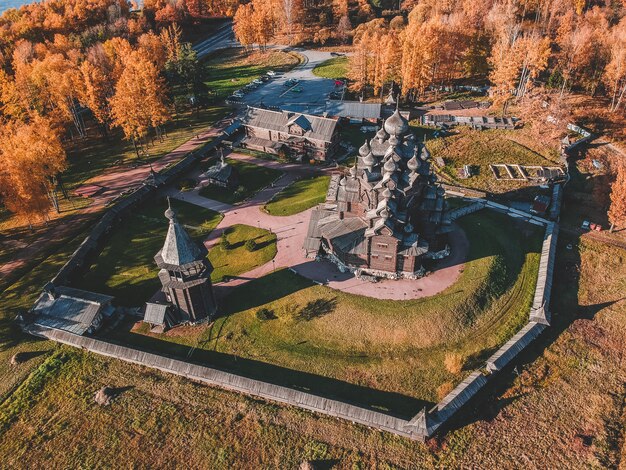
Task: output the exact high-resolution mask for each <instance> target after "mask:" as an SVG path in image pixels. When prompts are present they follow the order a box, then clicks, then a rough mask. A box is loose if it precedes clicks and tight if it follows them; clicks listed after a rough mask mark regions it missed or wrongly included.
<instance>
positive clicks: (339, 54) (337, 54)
mask: <svg viewBox="0 0 626 470" xmlns="http://www.w3.org/2000/svg"><path fill="white" fill-rule="evenodd" d="M330 55H331V56H333V57H343V56H345V54H342V53H341V52H331V53H330Z"/></svg>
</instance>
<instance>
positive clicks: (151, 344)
mask: <svg viewBox="0 0 626 470" xmlns="http://www.w3.org/2000/svg"><path fill="white" fill-rule="evenodd" d="M126 326H127V327H128V326H131V327H132V323H130V324H126ZM217 335H218V336H219V335H221V331H218V332H217ZM212 340H215V338H212ZM115 341H119V342H123V344H127V345H131V346H132V347H137V348H139V349H141V350H144V351H150V352H154V353H156V354H160V355H165V356H167V357H172V358H176V359H179V360H184V361H187V362H191V363H195V364H200V365H203V366H207V367H211V368H215V369H218V370H222V371H224V372H230V373H234V374H238V375H242V376H244V377H248V378H251V379H255V380H261V381H263V382H267V383H271V384H274V385H279V386H282V387H287V388H291V389H294V390H299V391H302V392H306V393H311V394H314V395H318V396H321V397H324V398H329V399H335V400H341V401H344V402H348V403H352V404H354V405H357V406H361V407H364V408H367V409H371V410H374V411H379V412H382V413H386V414H389V415H392V416H397V417H399V418H404V419H409V418H410V417H411V416H413V415H414V414H415V413H416V412H417V411H418V410H420V409H421V408H423V407H424V406H427V407H429V406H432V403H429V402H426V401H424V400H419V399H417V398H413V397H409V396H406V395H402V394H399V393H394V392H385V391H381V390H375V389H372V388H368V387H364V386H360V385H355V384H352V383H348V382H344V381H342V380H337V379H333V378H329V377H323V376H319V375H315V374H310V373H307V372H302V371H298V370H293V369H288V368H286V367H281V366H277V365H273V364H268V363H265V362H262V361H257V360H253V359H246V358H242V357H238V356H235V355H232V354H226V353H221V352H218V351H215V350H207V349H200V348H193V347H190V346H187V345H183V344H178V343H173V342H170V341H164V340H161V339H159V338H155V337H152V336H146V335H143V334H140V333H134V332H132V331H124V332H122V331H119V330H118V331H117V332H116V334H115Z"/></svg>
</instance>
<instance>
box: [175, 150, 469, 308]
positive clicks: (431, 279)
mask: <svg viewBox="0 0 626 470" xmlns="http://www.w3.org/2000/svg"><path fill="white" fill-rule="evenodd" d="M230 157H231V158H236V159H241V160H246V161H249V162H250V163H254V164H257V165H261V166H268V167H276V168H279V169H281V170H283V172H284V174H283V176H282V177H281V178H280V179H279V180H278V181H277V182H276V183H275V185H274V186H273V187H268V188H265V189H263V190H261V191H259V192H258V193H257V194H255V196H254V197H253V198H252V199H250V200H248V201H245V202H244V203H242V204H240V205H237V206H229V205H228V204H223V203H221V202H218V201H213V200H210V199H207V198H204V197H202V196H200V195H198V194H197V192H196V191H193V192H180V191H177V190H170V192H169V194H170V195H171V196H172V197H174V198H176V199H180V200H184V201H187V202H190V203H192V204H196V205H199V206H202V207H205V208H207V209H212V210H217V211H219V212H221V213H222V214H223V215H224V218H223V219H222V221H221V222H220V224H219V225H218V226H217V228H216V229H215V230H214V231H213V232H211V234H210V235H209V237H208V238H207V240H206V241H205V245H206V246H207V248H209V249H211V247H213V245H215V244H216V243H218V241H219V238H220V237H221V235H222V232H223V231H224V229H226V228H228V227H231V226H233V225H235V224H246V225H252V226H257V227H260V228H263V229H266V230H271V231H272V232H274V233H276V235H277V254H276V257H275V258H274V260H273V261H270V262H268V263H266V264H264V265H262V266H259V267H257V268H255V269H253V270H252V271H249V272H247V273H244V274H241V275H239V276H238V277H236V278H235V279H232V280H230V281H228V282H226V283H219V284H216V293H217V295H220V296H223V295H226V294H227V293H228V292H229V291H230V290H231V289H232V288H233V287H236V286H240V285H242V284H245V283H246V282H249V281H250V280H253V279H257V278H259V277H262V276H265V275H266V274H269V273H270V272H272V271H273V270H274V269H280V268H292V269H293V270H294V271H296V272H297V273H298V274H300V275H302V276H304V277H307V278H309V279H311V280H313V281H316V282H320V283H324V284H327V285H328V286H329V287H332V288H333V289H338V290H341V291H344V292H348V293H351V294H358V295H364V296H368V297H375V298H379V299H392V300H405V299H406V300H408V299H418V298H421V297H428V296H431V295H435V294H438V293H439V292H441V291H443V290H444V289H446V288H447V287H449V286H450V285H452V284H454V283H455V282H456V281H457V279H458V277H459V275H460V274H461V272H462V270H463V262H464V260H465V256H466V254H467V250H468V247H469V244H468V242H467V239H466V238H465V235H464V233H463V232H462V231H461V230H460V229H458V230H457V231H455V232H454V233H453V234H452V237H451V246H452V254H451V255H450V256H449V257H448V258H446V259H444V260H441V261H440V262H439V264H438V266H437V268H436V270H435V271H434V272H433V273H431V274H430V275H428V276H426V277H424V278H422V279H418V280H408V279H402V280H398V281H392V280H385V281H380V282H377V283H371V282H367V281H362V280H360V279H357V278H356V277H354V275H352V274H350V273H341V272H339V270H338V269H337V266H335V265H334V264H332V263H330V262H329V261H315V260H312V259H308V258H305V257H304V250H303V249H302V246H303V243H304V238H305V236H306V231H307V227H308V223H309V218H310V213H311V210H312V209H309V210H306V211H304V212H301V213H299V214H295V215H291V216H286V217H279V216H272V215H269V214H267V213H266V212H264V211H263V210H262V207H263V206H264V205H265V203H266V202H267V201H269V200H270V199H271V198H272V197H273V196H274V194H276V193H278V192H279V191H281V190H282V189H283V188H285V187H286V186H288V185H290V184H291V183H292V182H293V181H295V180H296V179H298V178H301V177H303V176H309V175H311V174H313V173H316V172H319V171H320V170H319V169H313V168H311V167H307V166H302V165H285V164H282V163H278V162H273V161H267V160H261V159H258V158H254V157H250V156H247V155H242V154H236V153H235V154H232V155H230ZM324 171H329V170H324Z"/></svg>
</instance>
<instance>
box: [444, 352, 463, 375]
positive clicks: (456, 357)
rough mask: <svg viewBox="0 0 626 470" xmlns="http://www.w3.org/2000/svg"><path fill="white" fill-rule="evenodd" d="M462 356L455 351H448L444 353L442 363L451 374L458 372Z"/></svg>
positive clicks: (460, 368) (461, 366)
mask: <svg viewBox="0 0 626 470" xmlns="http://www.w3.org/2000/svg"><path fill="white" fill-rule="evenodd" d="M464 362H465V361H464V360H463V356H462V355H461V354H459V353H456V352H448V353H446V356H445V359H444V360H443V363H444V365H445V366H446V370H447V371H448V372H450V373H451V374H458V373H460V372H461V370H462V369H463V363H464Z"/></svg>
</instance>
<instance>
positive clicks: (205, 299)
mask: <svg viewBox="0 0 626 470" xmlns="http://www.w3.org/2000/svg"><path fill="white" fill-rule="evenodd" d="M165 217H167V218H168V219H169V227H168V230H167V235H166V237H165V243H164V244H163V248H162V249H161V250H160V251H159V252H158V253H157V254H156V256H155V257H154V260H155V261H156V264H157V266H158V267H159V268H160V269H161V270H160V271H159V279H160V281H161V284H162V285H163V287H162V291H163V292H164V293H165V297H166V301H167V303H169V304H170V305H171V306H172V308H171V315H172V316H173V318H174V321H175V322H176V323H180V322H187V321H188V322H197V321H200V320H203V319H205V318H210V317H212V316H213V315H214V314H215V312H216V310H217V305H216V302H215V297H214V295H213V287H212V284H211V272H212V271H213V266H212V265H211V262H210V261H209V260H208V258H207V254H208V250H207V249H206V248H205V247H204V245H197V244H196V243H195V242H194V241H193V240H192V239H191V237H190V236H189V234H188V233H187V231H186V230H185V228H184V227H183V226H182V225H181V224H180V223H179V222H178V220H177V219H176V213H175V212H174V210H173V209H172V208H171V206H170V207H169V208H168V209H167V210H166V211H165ZM156 310H157V309H156V308H155V306H154V305H147V308H146V312H148V311H150V314H151V315H150V316H151V317H152V314H153V313H154V314H156V313H157V312H156ZM158 310H159V312H158V313H159V315H158V317H159V319H161V316H162V319H163V321H165V319H166V313H167V312H166V310H167V309H164V308H162V309H158ZM168 311H169V310H168ZM161 314H162V315H161ZM155 316H156V315H155ZM151 323H153V324H157V323H158V322H156V321H154V319H153V320H152V321H151Z"/></svg>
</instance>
